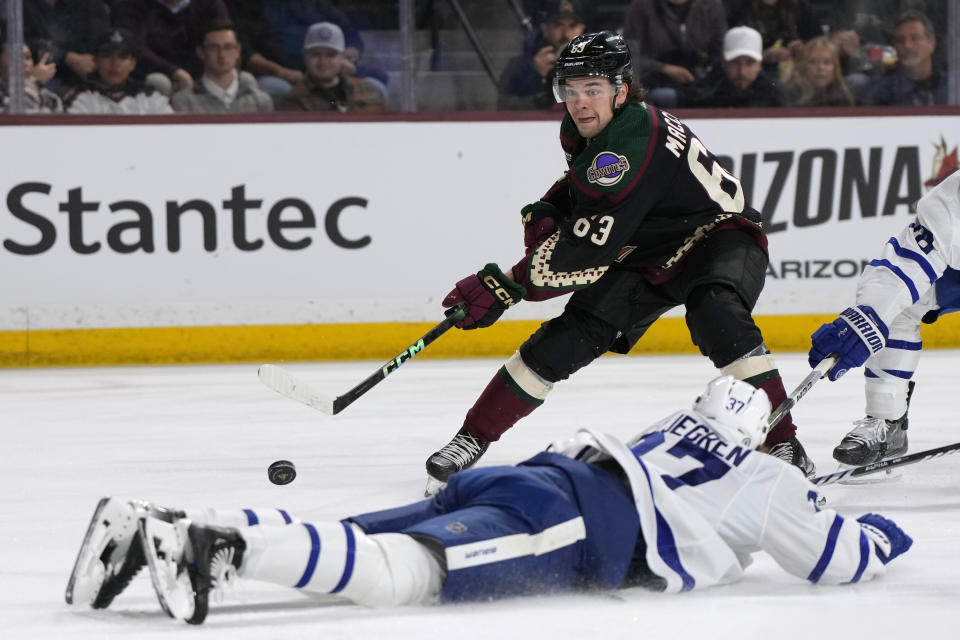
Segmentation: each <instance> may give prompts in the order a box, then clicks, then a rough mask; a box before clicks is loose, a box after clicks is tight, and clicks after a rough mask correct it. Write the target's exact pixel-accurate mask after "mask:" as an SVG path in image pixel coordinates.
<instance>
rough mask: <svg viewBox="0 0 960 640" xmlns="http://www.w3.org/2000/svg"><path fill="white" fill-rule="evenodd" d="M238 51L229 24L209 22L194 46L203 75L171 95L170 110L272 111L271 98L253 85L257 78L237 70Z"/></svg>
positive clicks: (231, 27)
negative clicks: (200, 62) (171, 108)
mask: <svg viewBox="0 0 960 640" xmlns="http://www.w3.org/2000/svg"><path fill="white" fill-rule="evenodd" d="M241 50H242V49H241V46H240V42H239V40H237V32H236V31H235V30H234V28H233V25H232V24H231V23H229V22H222V21H221V22H212V23H210V25H209V26H208V27H207V30H206V33H205V34H204V35H203V41H202V42H201V44H200V46H198V47H197V56H198V57H199V58H200V59H201V60H202V61H203V75H201V76H200V78H199V79H198V80H197V81H196V82H194V85H193V87H189V88H186V89H181V90H180V91H178V92H176V93H175V94H173V97H172V98H171V99H170V103H171V104H172V105H173V109H174V110H175V111H184V112H193V113H216V112H224V111H230V112H255V111H273V99H272V98H271V97H270V96H269V95H268V94H267V93H266V92H265V91H262V90H261V89H260V87H258V86H257V79H256V78H254V77H253V75H252V74H251V73H248V72H246V71H240V70H238V68H237V64H238V62H239V61H240V56H241Z"/></svg>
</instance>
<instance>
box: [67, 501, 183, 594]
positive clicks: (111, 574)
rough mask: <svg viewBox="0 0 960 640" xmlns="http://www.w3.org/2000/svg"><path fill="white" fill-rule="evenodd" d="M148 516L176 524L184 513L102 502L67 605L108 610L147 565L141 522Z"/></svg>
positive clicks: (74, 573)
mask: <svg viewBox="0 0 960 640" xmlns="http://www.w3.org/2000/svg"><path fill="white" fill-rule="evenodd" d="M144 515H153V516H154V517H157V518H160V519H163V520H166V521H168V522H172V521H173V520H174V519H175V518H177V517H180V516H182V515H183V514H182V512H179V511H172V510H170V509H165V508H164V507H159V506H157V505H154V504H150V503H149V502H144V501H142V500H122V499H120V498H101V499H100V502H98V503H97V508H96V509H95V510H94V512H93V517H92V518H91V519H90V525H89V526H88V527H87V533H86V535H85V536H84V538H83V543H82V544H81V545H80V552H79V553H78V554H77V559H76V561H75V562H74V563H73V571H71V572H70V579H69V581H68V582H67V591H66V594H65V599H66V601H67V604H89V605H90V606H91V607H92V608H94V609H106V608H107V607H109V606H110V603H112V602H113V599H114V598H116V597H117V596H118V595H120V593H121V592H122V591H123V590H124V589H126V588H127V585H128V584H130V581H131V580H132V579H133V577H134V576H135V575H137V573H138V572H139V571H140V569H142V568H143V566H144V565H145V564H146V559H145V558H144V557H143V548H142V545H141V544H140V533H139V531H138V530H137V520H139V518H140V517H142V516H144Z"/></svg>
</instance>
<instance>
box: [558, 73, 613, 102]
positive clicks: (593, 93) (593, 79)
mask: <svg viewBox="0 0 960 640" xmlns="http://www.w3.org/2000/svg"><path fill="white" fill-rule="evenodd" d="M616 94H617V87H615V86H614V85H613V84H611V83H610V80H608V79H607V77H606V76H587V77H583V78H566V79H563V80H561V79H558V78H554V80H553V97H554V98H555V99H556V101H557V102H576V101H577V100H580V99H587V100H597V99H604V98H613V96H615V95H616Z"/></svg>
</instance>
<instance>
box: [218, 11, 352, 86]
mask: <svg viewBox="0 0 960 640" xmlns="http://www.w3.org/2000/svg"><path fill="white" fill-rule="evenodd" d="M224 2H225V3H226V5H227V8H228V10H229V11H230V13H231V14H232V15H233V16H234V23H235V24H236V25H237V27H238V28H239V31H240V41H241V42H242V43H243V45H244V48H245V49H246V50H247V51H248V57H247V58H246V59H245V60H244V61H243V64H244V67H245V68H246V69H247V70H248V71H250V72H251V73H253V74H254V75H255V76H257V79H258V81H259V83H260V88H261V89H263V90H264V91H266V92H267V93H269V94H270V95H271V96H272V97H273V99H274V101H277V100H279V99H280V98H282V97H283V96H285V95H286V94H287V93H288V92H289V91H290V88H291V87H292V86H293V85H294V84H296V83H297V82H299V81H300V80H301V79H302V77H303V76H302V72H301V71H300V69H302V68H303V67H304V63H305V60H304V57H303V40H304V37H305V36H306V32H307V28H308V27H310V25H312V24H316V23H318V22H332V23H333V24H335V25H337V26H338V27H340V29H341V30H342V31H343V33H344V39H345V46H344V53H345V54H347V55H348V57H351V58H359V56H360V52H361V50H362V48H363V46H362V41H361V39H360V33H359V32H358V31H357V29H356V28H355V27H354V26H353V24H352V22H351V21H350V19H349V18H348V17H347V15H346V14H345V13H344V12H343V11H341V10H340V9H338V8H336V7H335V6H333V4H332V3H331V2H330V1H329V0H269V1H266V0H224ZM357 75H363V74H361V73H358V74H357Z"/></svg>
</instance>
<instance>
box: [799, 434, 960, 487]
mask: <svg viewBox="0 0 960 640" xmlns="http://www.w3.org/2000/svg"><path fill="white" fill-rule="evenodd" d="M957 451H960V442H957V443H954V444H948V445H944V446H942V447H937V448H936V449H927V450H926V451H918V452H916V453H911V454H908V455H905V456H898V457H896V458H887V459H886V460H880V461H878V462H871V463H870V464H865V465H863V466H862V467H854V468H853V469H845V470H843V471H837V472H835V473H828V474H826V475H822V476H819V477H817V478H814V479H813V480H811V481H810V482H812V483H813V484H815V485H818V486H822V485H825V484H833V483H834V482H839V481H840V480H844V479H847V478H858V477H860V476H866V475H869V474H871V473H877V472H878V471H886V470H888V469H893V468H895V467H904V466H906V465H908V464H916V463H917V462H923V461H924V460H930V459H931V458H939V457H941V456H948V455H950V454H951V453H956V452H957Z"/></svg>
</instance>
